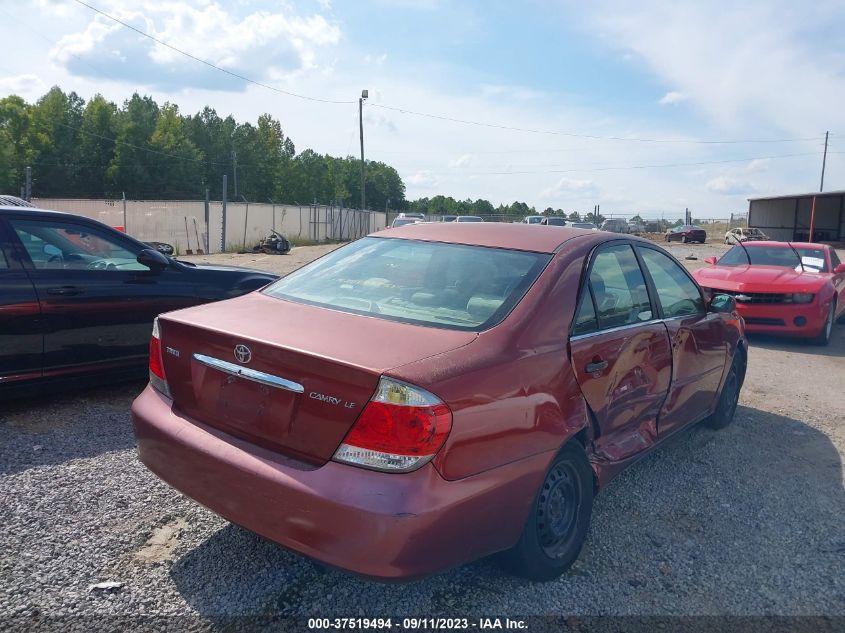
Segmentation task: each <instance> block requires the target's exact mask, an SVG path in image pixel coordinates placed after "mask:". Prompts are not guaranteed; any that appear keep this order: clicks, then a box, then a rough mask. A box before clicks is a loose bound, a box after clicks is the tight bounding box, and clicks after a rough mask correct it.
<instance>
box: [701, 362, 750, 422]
mask: <svg viewBox="0 0 845 633" xmlns="http://www.w3.org/2000/svg"><path fill="white" fill-rule="evenodd" d="M744 377H745V353H744V352H742V351H741V350H737V352H736V354H735V355H734V360H733V363H731V369H730V371H729V373H728V377H727V378H726V379H725V385H724V386H723V387H722V393H720V394H719V402H718V403H717V404H716V410H715V411H714V412H713V413H712V414H711V415H710V417H708V418H706V419H705V420H704V425H705V426H707V427H709V428H711V429H723V428H725V427H726V426H727V425H728V424H730V423H731V422H732V421H733V419H734V414H735V413H736V405H737V403H738V402H739V390H740V389H741V388H742V381H743V378H744Z"/></svg>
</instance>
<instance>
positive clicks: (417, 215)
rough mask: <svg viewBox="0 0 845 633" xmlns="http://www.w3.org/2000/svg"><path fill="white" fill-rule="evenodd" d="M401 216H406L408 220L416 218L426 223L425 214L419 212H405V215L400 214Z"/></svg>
mask: <svg viewBox="0 0 845 633" xmlns="http://www.w3.org/2000/svg"><path fill="white" fill-rule="evenodd" d="M399 215H400V216H404V217H406V218H415V219H417V220H420V221H422V222H425V214H424V213H419V212H418V211H405V212H404V213H400V214H399Z"/></svg>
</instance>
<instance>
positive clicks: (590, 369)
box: [584, 360, 607, 374]
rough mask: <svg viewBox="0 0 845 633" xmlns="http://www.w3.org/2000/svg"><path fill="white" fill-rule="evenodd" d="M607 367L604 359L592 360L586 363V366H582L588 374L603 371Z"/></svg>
mask: <svg viewBox="0 0 845 633" xmlns="http://www.w3.org/2000/svg"><path fill="white" fill-rule="evenodd" d="M605 369H607V361H606V360H594V361H593V362H592V363H587V366H586V367H584V371H586V372H587V373H588V374H595V373H597V372H600V371H604V370H605Z"/></svg>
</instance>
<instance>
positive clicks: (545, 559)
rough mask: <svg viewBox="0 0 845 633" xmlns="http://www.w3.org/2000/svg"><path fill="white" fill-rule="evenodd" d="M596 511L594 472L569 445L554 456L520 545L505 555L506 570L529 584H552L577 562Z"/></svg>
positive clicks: (579, 449)
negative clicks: (545, 582)
mask: <svg viewBox="0 0 845 633" xmlns="http://www.w3.org/2000/svg"><path fill="white" fill-rule="evenodd" d="M592 510H593V471H592V469H591V468H590V463H589V462H588V461H587V456H586V455H585V454H584V449H583V448H582V447H581V445H580V444H579V443H578V442H575V441H571V442H569V443H568V444H567V445H566V446H564V447H563V450H561V452H560V453H559V454H558V456H557V457H555V460H554V461H553V462H552V465H551V467H549V470H548V472H547V473H546V478H545V480H544V481H543V485H542V486H540V490H539V491H538V492H537V497H536V498H535V499H534V504H533V505H532V507H531V514H530V516H529V517H528V521H527V522H526V524H525V529H524V530H523V531H522V536H520V538H519V542H518V543H517V544H516V545H515V546H514V547H513V549H510V550H508V551H507V552H504V553H503V554H502V563H503V565H504V567H505V568H506V569H507V570H508V571H510V572H511V573H514V574H516V575H518V576H523V577H525V578H529V579H531V580H553V579H554V578H557V577H558V576H560V575H561V574H562V573H563V572H565V571H566V570H567V569H569V567H570V566H571V565H572V563H574V562H575V560H576V559H577V558H578V554H579V553H580V551H581V546H582V545H583V544H584V539H585V538H586V536H587V528H588V527H589V525H590V515H591V514H592Z"/></svg>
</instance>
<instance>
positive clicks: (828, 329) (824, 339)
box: [810, 301, 836, 345]
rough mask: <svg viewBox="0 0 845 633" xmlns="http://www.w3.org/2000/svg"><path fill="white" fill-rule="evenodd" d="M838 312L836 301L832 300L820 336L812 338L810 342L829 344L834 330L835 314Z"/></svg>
mask: <svg viewBox="0 0 845 633" xmlns="http://www.w3.org/2000/svg"><path fill="white" fill-rule="evenodd" d="M835 314H836V302H835V301H831V302H830V309H829V310H828V311H827V318H826V319H825V321H824V327H823V328H822V331H821V332H820V333H819V335H818V336H816V337H815V338H811V339H810V342H811V343H813V344H814V345H827V344H828V343H830V335H831V333H832V332H833V321H834V315H835Z"/></svg>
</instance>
